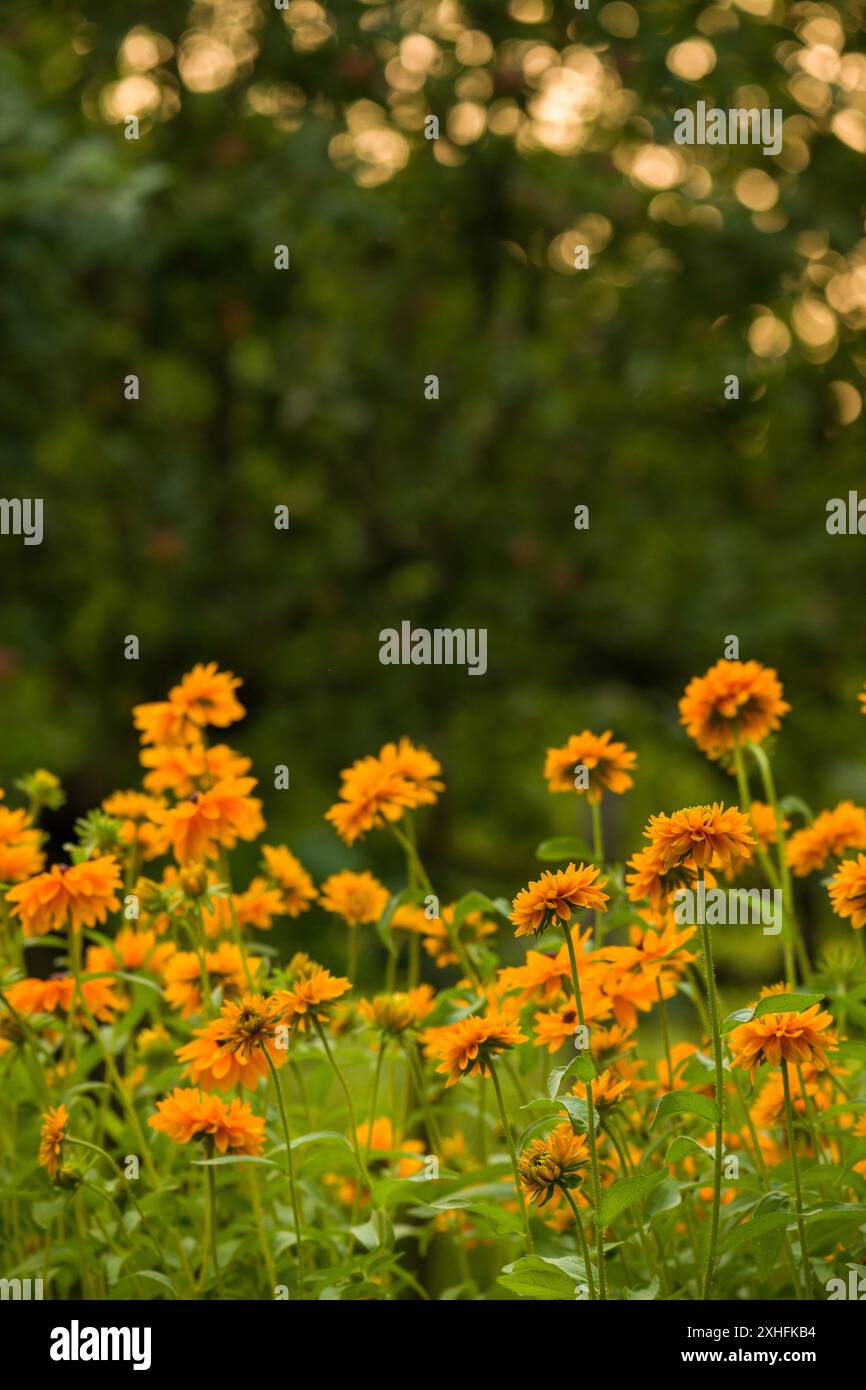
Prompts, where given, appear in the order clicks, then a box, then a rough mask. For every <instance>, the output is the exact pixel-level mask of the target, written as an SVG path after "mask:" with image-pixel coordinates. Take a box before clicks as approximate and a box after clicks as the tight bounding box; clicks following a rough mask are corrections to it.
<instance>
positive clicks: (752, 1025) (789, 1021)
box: [728, 1004, 833, 1081]
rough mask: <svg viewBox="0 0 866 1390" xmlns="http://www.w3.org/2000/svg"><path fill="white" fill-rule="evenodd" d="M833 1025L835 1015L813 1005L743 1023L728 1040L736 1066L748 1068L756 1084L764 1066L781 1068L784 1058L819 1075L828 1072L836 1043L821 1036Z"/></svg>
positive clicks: (765, 1015)
mask: <svg viewBox="0 0 866 1390" xmlns="http://www.w3.org/2000/svg"><path fill="white" fill-rule="evenodd" d="M832 1022H833V1018H832V1015H831V1014H829V1013H822V1012H821V1006H820V1004H813V1005H812V1006H811V1008H809V1009H803V1010H791V1011H790V1012H787V1013H778V1014H764V1015H762V1017H761V1018H753V1019H751V1020H750V1021H749V1022H748V1023H741V1024H740V1026H739V1027H738V1028H735V1029H734V1030H733V1032H732V1033H731V1034H730V1035H729V1039H728V1040H729V1042H730V1045H731V1051H732V1052H733V1054H734V1057H733V1065H734V1066H735V1067H746V1068H748V1069H749V1071H750V1072H751V1075H752V1080H753V1081H754V1079H755V1072H756V1071H757V1070H758V1067H759V1066H760V1065H761V1063H762V1062H768V1063H769V1065H770V1066H771V1067H778V1066H779V1065H780V1063H781V1061H782V1059H783V1058H784V1060H785V1061H786V1062H791V1063H793V1065H794V1066H798V1065H800V1063H802V1062H808V1063H809V1064H810V1065H811V1066H813V1067H814V1068H815V1070H816V1071H826V1069H827V1054H826V1049H827V1048H829V1047H831V1046H832V1043H831V1041H830V1039H829V1038H822V1037H821V1033H822V1032H823V1031H824V1029H825V1028H827V1027H829V1025H830V1024H831V1023H832Z"/></svg>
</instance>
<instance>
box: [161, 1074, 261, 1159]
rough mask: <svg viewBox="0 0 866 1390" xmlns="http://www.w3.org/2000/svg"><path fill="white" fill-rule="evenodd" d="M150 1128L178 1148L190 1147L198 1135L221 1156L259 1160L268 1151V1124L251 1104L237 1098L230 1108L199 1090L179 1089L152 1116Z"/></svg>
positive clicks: (179, 1087) (163, 1101)
mask: <svg viewBox="0 0 866 1390" xmlns="http://www.w3.org/2000/svg"><path fill="white" fill-rule="evenodd" d="M148 1124H149V1125H150V1126H151V1128H152V1129H156V1130H159V1131H160V1133H162V1134H167V1135H168V1137H169V1138H170V1139H173V1140H174V1142H175V1143H176V1144H188V1143H189V1141H190V1140H191V1139H194V1138H196V1137H197V1136H198V1135H205V1136H207V1137H209V1138H210V1139H211V1140H212V1141H213V1146H214V1148H215V1149H216V1151H217V1153H219V1154H225V1153H227V1152H228V1150H229V1149H231V1150H232V1152H233V1153H238V1154H250V1155H252V1156H257V1155H258V1154H260V1153H261V1151H262V1149H263V1148H264V1142H265V1122H264V1120H263V1119H262V1118H261V1117H260V1116H259V1115H254V1114H253V1111H252V1107H251V1106H250V1105H249V1104H248V1103H247V1101H245V1100H239V1099H237V1098H236V1099H235V1100H233V1101H231V1102H230V1103H229V1104H226V1102H225V1101H224V1100H221V1099H220V1097H219V1096H216V1095H213V1094H210V1093H203V1092H201V1091H199V1090H196V1089H191V1088H185V1087H181V1086H178V1087H176V1088H175V1090H174V1091H173V1092H172V1093H171V1095H170V1096H167V1097H166V1098H165V1099H164V1100H161V1101H159V1103H158V1105H157V1113H156V1114H155V1115H151V1116H150V1118H149V1119H148Z"/></svg>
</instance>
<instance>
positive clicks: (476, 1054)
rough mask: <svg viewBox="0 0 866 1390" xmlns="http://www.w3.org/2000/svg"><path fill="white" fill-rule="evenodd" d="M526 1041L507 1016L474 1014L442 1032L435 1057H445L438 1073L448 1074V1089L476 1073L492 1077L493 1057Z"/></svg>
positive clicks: (436, 1046)
mask: <svg viewBox="0 0 866 1390" xmlns="http://www.w3.org/2000/svg"><path fill="white" fill-rule="evenodd" d="M522 1042H526V1038H525V1037H524V1035H523V1033H521V1031H520V1029H519V1028H518V1026H517V1025H516V1024H515V1023H511V1022H509V1020H508V1019H507V1018H506V1017H505V1015H504V1014H501V1013H491V1014H488V1015H487V1017H486V1018H479V1017H478V1016H477V1015H476V1014H471V1015H470V1016H469V1017H468V1018H462V1019H460V1021H459V1022H458V1023H452V1024H451V1025H450V1026H449V1027H446V1028H442V1029H439V1030H438V1037H437V1038H436V1040H435V1044H434V1049H433V1055H434V1056H435V1057H441V1059H442V1065H441V1066H438V1067H437V1068H436V1070H437V1072H443V1073H444V1072H447V1073H448V1080H447V1081H446V1082H445V1085H446V1087H448V1086H453V1085H455V1083H456V1082H458V1081H459V1080H460V1078H461V1077H462V1076H472V1075H474V1074H475V1073H476V1072H478V1073H480V1075H481V1076H489V1075H490V1062H491V1058H492V1057H495V1056H496V1055H497V1054H498V1053H500V1052H508V1051H510V1049H511V1048H512V1047H516V1045H517V1044H518V1043H522Z"/></svg>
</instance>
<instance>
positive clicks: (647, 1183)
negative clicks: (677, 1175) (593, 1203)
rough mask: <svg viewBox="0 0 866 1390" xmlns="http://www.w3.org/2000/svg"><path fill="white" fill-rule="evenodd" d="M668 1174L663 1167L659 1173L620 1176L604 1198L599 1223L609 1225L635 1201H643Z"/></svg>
mask: <svg viewBox="0 0 866 1390" xmlns="http://www.w3.org/2000/svg"><path fill="white" fill-rule="evenodd" d="M667 1176H668V1175H667V1173H666V1172H665V1170H664V1169H663V1168H661V1169H660V1170H659V1171H658V1172H657V1173H638V1174H636V1175H635V1177H633V1178H620V1180H619V1182H616V1183H614V1185H613V1187H611V1188H609V1189H608V1190H607V1192H606V1193H605V1195H604V1197H603V1198H602V1202H601V1208H600V1210H599V1215H598V1224H599V1225H600V1226H609V1225H610V1224H611V1222H612V1221H615V1220H616V1218H617V1217H618V1216H619V1215H620V1213H621V1212H624V1211H627V1210H628V1208H629V1207H633V1206H634V1204H635V1202H641V1201H643V1199H644V1197H646V1196H647V1194H648V1193H650V1192H652V1191H653V1189H654V1188H656V1187H658V1186H659V1184H660V1183H663V1182H664V1181H665V1180H666V1179H667Z"/></svg>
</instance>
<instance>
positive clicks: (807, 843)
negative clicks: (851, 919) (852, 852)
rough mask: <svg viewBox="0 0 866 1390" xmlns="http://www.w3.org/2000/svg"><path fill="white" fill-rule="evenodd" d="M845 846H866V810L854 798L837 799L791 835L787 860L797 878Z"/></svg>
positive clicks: (837, 855) (842, 849)
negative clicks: (837, 803) (835, 804)
mask: <svg viewBox="0 0 866 1390" xmlns="http://www.w3.org/2000/svg"><path fill="white" fill-rule="evenodd" d="M756 833H757V832H756ZM846 849H866V811H864V810H863V808H862V807H861V806H855V805H854V802H853V801H840V802H839V805H838V806H834V807H833V810H832V811H822V812H821V814H820V815H819V816H816V817H815V819H814V820H813V822H812V824H811V825H807V826H806V827H805V828H804V829H803V830H798V831H797V833H796V834H795V835H792V836H791V838H790V840H789V841H788V863H789V864H790V866H791V868H792V869H793V871H794V873H795V874H796V875H797V877H798V878H805V876H806V874H810V873H812V872H813V871H814V870H815V869H823V868H824V866H825V865H826V864H827V862H828V860H830V859H838V858H839V856H840V855H842V854H844V852H845V850H846Z"/></svg>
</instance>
